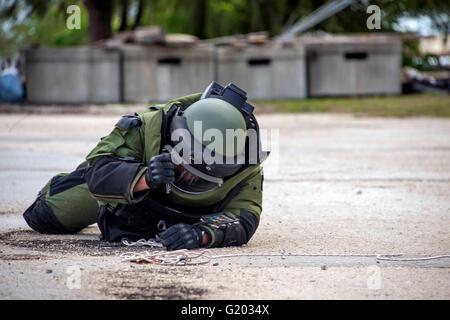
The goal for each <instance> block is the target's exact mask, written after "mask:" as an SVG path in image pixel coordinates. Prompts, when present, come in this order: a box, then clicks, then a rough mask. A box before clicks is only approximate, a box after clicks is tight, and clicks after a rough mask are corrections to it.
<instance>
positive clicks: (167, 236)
mask: <svg viewBox="0 0 450 320" xmlns="http://www.w3.org/2000/svg"><path fill="white" fill-rule="evenodd" d="M158 236H159V238H160V241H161V243H162V244H163V245H164V246H165V247H166V248H167V250H179V249H195V248H199V247H200V245H201V243H202V231H201V230H200V228H198V227H196V226H191V225H189V224H186V223H178V224H175V225H173V226H171V227H170V228H168V229H167V230H165V231H163V232H161V233H160V234H159V235H158Z"/></svg>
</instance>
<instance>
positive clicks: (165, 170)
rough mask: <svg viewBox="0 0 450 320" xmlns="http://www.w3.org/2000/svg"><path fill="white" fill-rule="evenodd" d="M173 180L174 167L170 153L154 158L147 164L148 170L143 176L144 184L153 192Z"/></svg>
mask: <svg viewBox="0 0 450 320" xmlns="http://www.w3.org/2000/svg"><path fill="white" fill-rule="evenodd" d="M174 179H175V166H174V164H173V162H172V158H171V156H170V153H163V154H160V155H157V156H154V157H152V158H151V159H150V161H149V162H148V170H147V173H146V174H145V182H146V183H147V185H148V187H149V188H150V189H151V190H153V189H156V188H158V187H160V186H161V185H165V184H167V183H172V182H173V181H174Z"/></svg>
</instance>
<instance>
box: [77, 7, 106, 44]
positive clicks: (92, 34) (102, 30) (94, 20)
mask: <svg viewBox="0 0 450 320" xmlns="http://www.w3.org/2000/svg"><path fill="white" fill-rule="evenodd" d="M84 5H85V6H86V8H87V10H88V12H89V39H90V41H91V42H95V41H98V40H102V39H108V38H110V37H111V33H112V31H111V16H112V11H113V10H112V9H113V1H104V0H84Z"/></svg>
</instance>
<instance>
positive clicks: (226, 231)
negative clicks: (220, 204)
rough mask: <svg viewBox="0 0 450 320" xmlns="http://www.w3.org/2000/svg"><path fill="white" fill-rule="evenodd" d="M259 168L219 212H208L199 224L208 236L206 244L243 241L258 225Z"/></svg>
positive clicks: (229, 243) (260, 179) (260, 173)
mask: <svg viewBox="0 0 450 320" xmlns="http://www.w3.org/2000/svg"><path fill="white" fill-rule="evenodd" d="M262 184H263V175H262V171H261V170H259V171H257V173H256V174H254V175H253V176H251V177H250V178H248V180H247V181H245V182H244V183H243V186H242V187H241V189H240V191H239V193H238V194H237V195H236V196H235V197H234V198H233V200H232V201H231V202H229V203H228V205H227V206H226V208H225V209H224V210H223V211H222V212H221V213H218V214H215V215H212V216H207V217H204V218H203V219H202V222H201V223H200V224H199V226H200V228H201V229H202V230H203V231H205V232H207V233H208V234H209V235H210V237H211V242H210V243H209V246H208V247H229V246H241V245H243V244H246V243H247V242H248V241H249V240H250V239H251V237H252V236H253V235H254V233H255V231H256V229H257V228H258V225H259V218H260V215H261V212H262Z"/></svg>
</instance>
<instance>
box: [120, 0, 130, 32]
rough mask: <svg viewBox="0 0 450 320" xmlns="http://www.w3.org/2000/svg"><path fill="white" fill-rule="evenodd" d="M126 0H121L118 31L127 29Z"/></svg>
mask: <svg viewBox="0 0 450 320" xmlns="http://www.w3.org/2000/svg"><path fill="white" fill-rule="evenodd" d="M128 5H129V3H128V0H122V8H121V10H122V13H121V15H120V27H119V32H120V31H125V30H127V25H128Z"/></svg>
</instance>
